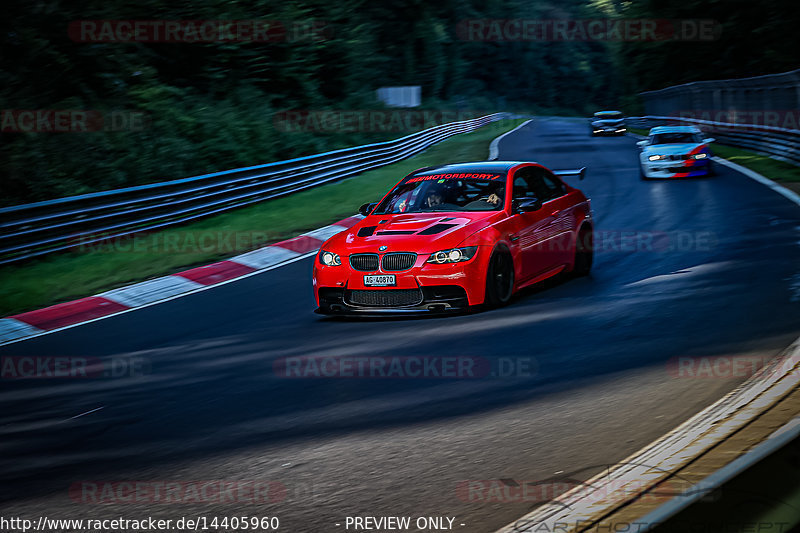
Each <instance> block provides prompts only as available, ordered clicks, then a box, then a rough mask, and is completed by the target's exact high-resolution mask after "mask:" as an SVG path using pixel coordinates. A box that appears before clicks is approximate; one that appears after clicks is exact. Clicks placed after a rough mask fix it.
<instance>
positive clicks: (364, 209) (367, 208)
mask: <svg viewBox="0 0 800 533" xmlns="http://www.w3.org/2000/svg"><path fill="white" fill-rule="evenodd" d="M376 207H378V204H377V203H374V204H364V205H362V206H361V207H359V208H358V213H359V214H360V215H364V216H367V215H369V214H370V213H371V212H372V210H373V209H375V208H376Z"/></svg>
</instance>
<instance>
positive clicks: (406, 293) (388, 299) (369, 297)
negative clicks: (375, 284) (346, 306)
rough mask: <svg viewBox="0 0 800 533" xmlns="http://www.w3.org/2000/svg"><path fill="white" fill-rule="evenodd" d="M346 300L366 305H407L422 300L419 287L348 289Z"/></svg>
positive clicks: (415, 303)
mask: <svg viewBox="0 0 800 533" xmlns="http://www.w3.org/2000/svg"><path fill="white" fill-rule="evenodd" d="M347 299H348V302H349V303H351V304H354V305H364V306H368V307H407V306H411V305H417V304H419V303H421V302H422V291H420V290H419V289H384V290H356V291H349V294H348V298H347Z"/></svg>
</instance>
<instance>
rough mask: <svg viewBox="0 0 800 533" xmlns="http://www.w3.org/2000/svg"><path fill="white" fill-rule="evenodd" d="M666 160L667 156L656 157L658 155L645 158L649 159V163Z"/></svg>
mask: <svg viewBox="0 0 800 533" xmlns="http://www.w3.org/2000/svg"><path fill="white" fill-rule="evenodd" d="M666 158H667V156H665V155H658V154H655V155H651V156H648V157H647V159H649V160H650V161H661V160H662V159H666Z"/></svg>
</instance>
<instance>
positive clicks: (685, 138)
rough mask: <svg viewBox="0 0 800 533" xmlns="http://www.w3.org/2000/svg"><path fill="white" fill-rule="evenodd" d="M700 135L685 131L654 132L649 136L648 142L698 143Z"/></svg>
mask: <svg viewBox="0 0 800 533" xmlns="http://www.w3.org/2000/svg"><path fill="white" fill-rule="evenodd" d="M699 142H701V140H700V135H698V134H697V133H690V132H686V131H677V132H670V133H655V134H653V135H651V136H650V144H688V143H699Z"/></svg>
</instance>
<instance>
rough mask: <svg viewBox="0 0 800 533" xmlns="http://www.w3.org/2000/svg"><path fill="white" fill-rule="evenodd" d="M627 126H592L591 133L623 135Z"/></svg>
mask: <svg viewBox="0 0 800 533" xmlns="http://www.w3.org/2000/svg"><path fill="white" fill-rule="evenodd" d="M627 131H628V130H627V128H625V127H624V126H623V127H619V128H592V135H625V132H627Z"/></svg>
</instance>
